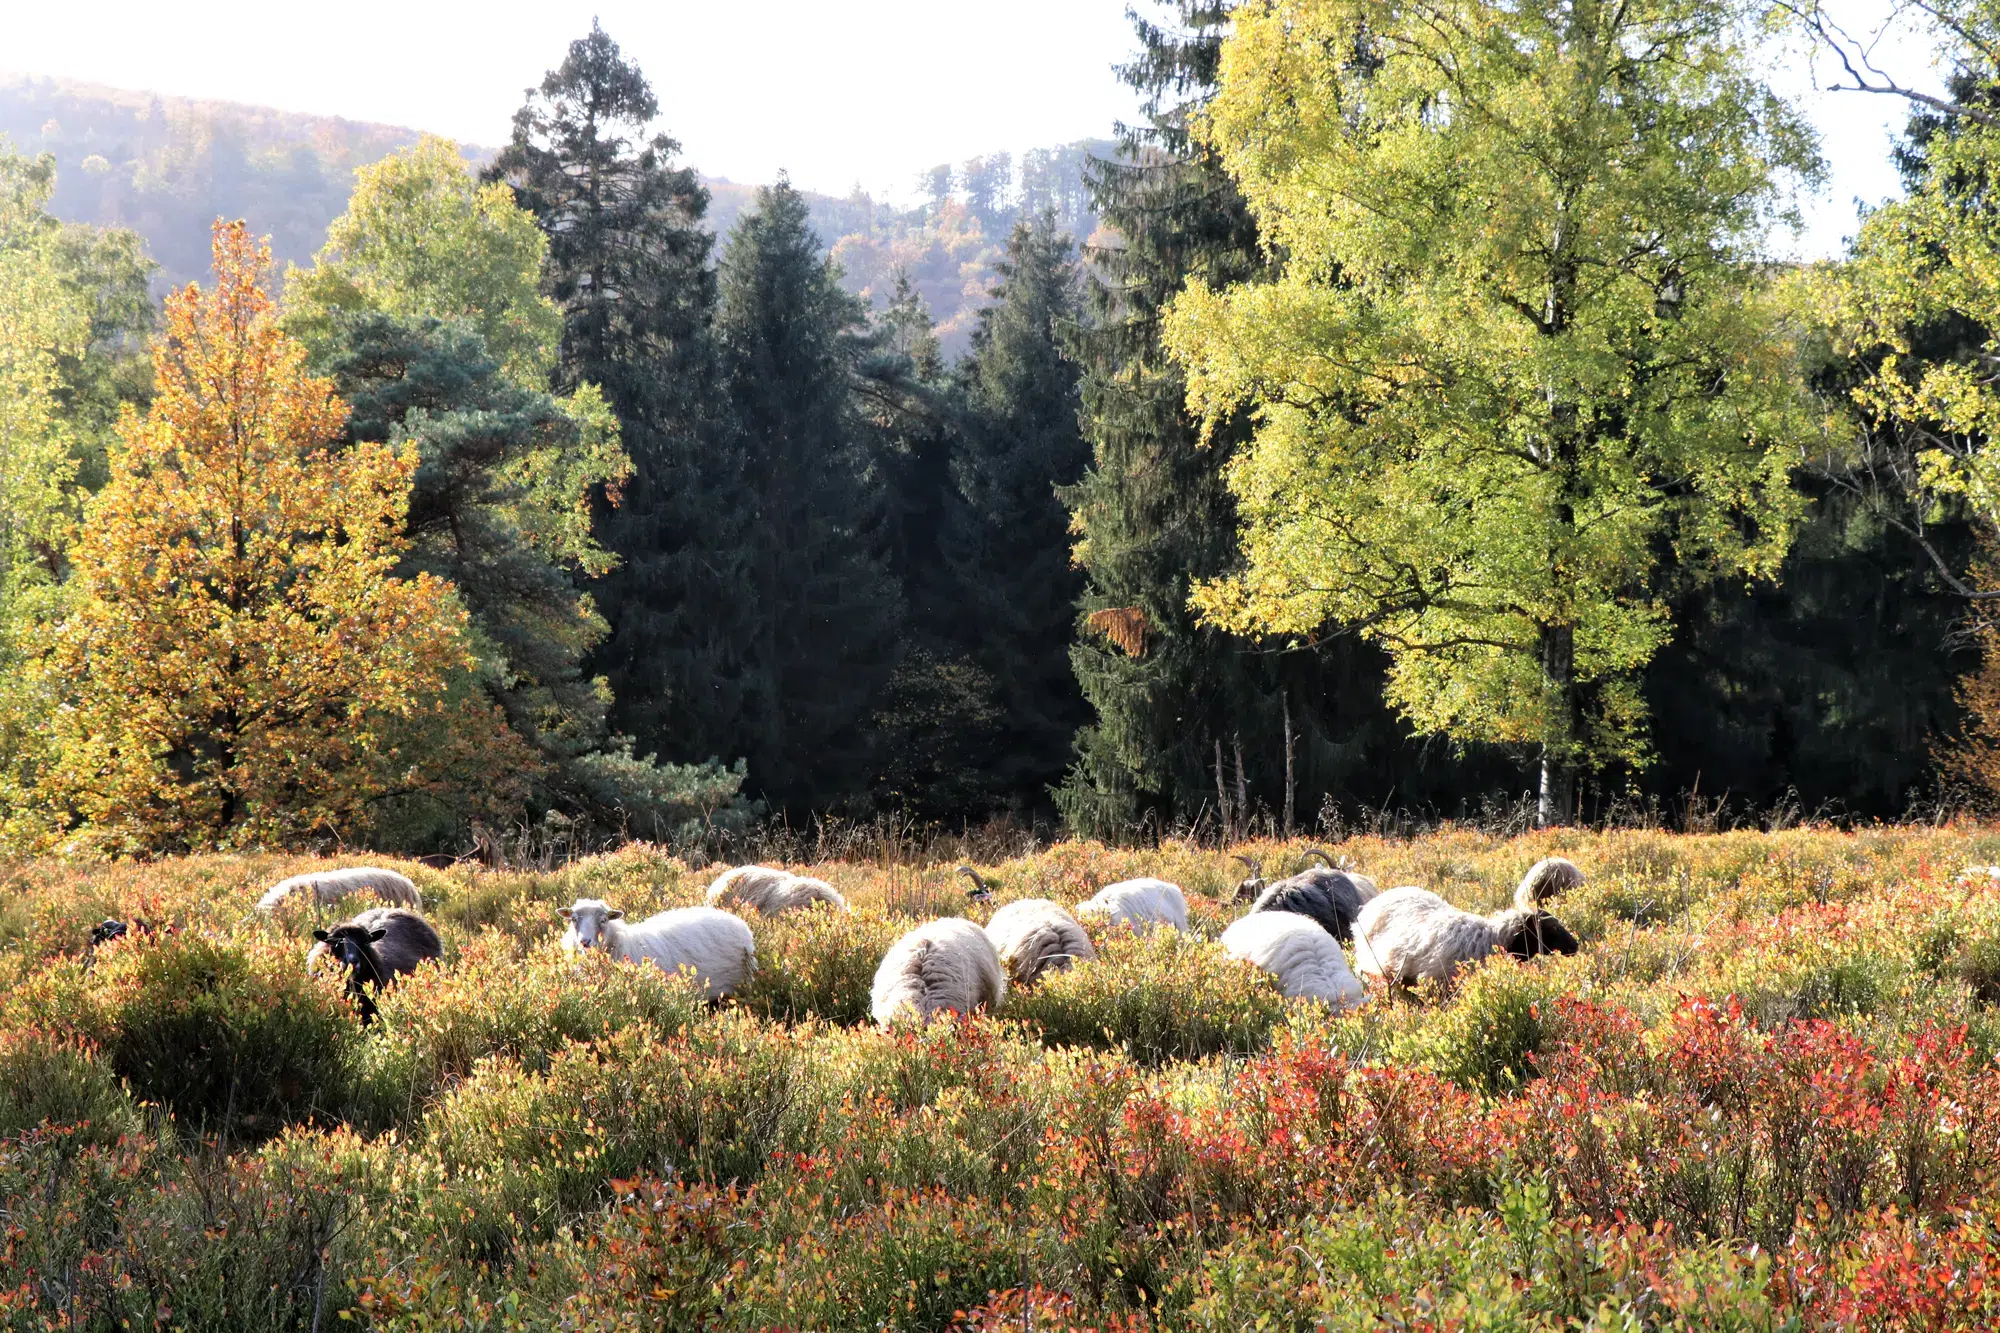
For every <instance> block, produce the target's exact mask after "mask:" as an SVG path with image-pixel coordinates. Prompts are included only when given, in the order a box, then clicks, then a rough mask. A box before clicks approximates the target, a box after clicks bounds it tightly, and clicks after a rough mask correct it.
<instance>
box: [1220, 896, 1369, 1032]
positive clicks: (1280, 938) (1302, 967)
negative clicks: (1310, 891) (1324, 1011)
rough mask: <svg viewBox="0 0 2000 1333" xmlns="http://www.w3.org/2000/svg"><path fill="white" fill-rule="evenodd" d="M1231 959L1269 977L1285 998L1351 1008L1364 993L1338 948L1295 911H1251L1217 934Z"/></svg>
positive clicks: (1358, 1004) (1331, 939)
mask: <svg viewBox="0 0 2000 1333" xmlns="http://www.w3.org/2000/svg"><path fill="white" fill-rule="evenodd" d="M1222 947H1223V949H1225V950H1226V951H1227V952H1228V954H1229V956H1230V957H1232V958H1240V959H1242V960H1243V961H1244V962H1246V963H1250V964H1252V965H1253V966H1255V967H1257V968H1259V969H1261V970H1262V971H1265V972H1268V973H1270V974H1271V975H1272V976H1273V977H1276V978H1277V981H1278V985H1279V986H1280V987H1282V988H1283V990H1284V992H1285V994H1286V996H1287V997H1290V998H1301V997H1303V998H1307V999H1314V1000H1318V1001H1320V1002H1322V1003H1324V1004H1327V1005H1330V1006H1332V1007H1333V1008H1335V1009H1354V1008H1358V1007H1360V1006H1361V1005H1362V1004H1363V1003H1365V1002H1366V1001H1367V998H1368V992H1367V990H1366V989H1365V988H1364V987H1363V986H1362V984H1361V982H1360V981H1359V980H1357V979H1356V978H1355V975H1354V973H1353V972H1352V971H1351V970H1349V968H1348V966H1347V957H1346V955H1344V954H1342V953H1341V951H1340V945H1338V944H1337V943H1335V942H1334V939H1333V937H1332V936H1331V935H1329V934H1328V933H1327V932H1326V931H1325V930H1323V929H1321V928H1320V927H1319V926H1318V925H1317V924H1315V923H1314V922H1313V921H1312V920H1311V919H1309V918H1307V917H1305V916H1302V915H1299V914H1298V913H1295V912H1252V913H1250V914H1249V915H1248V916H1245V917H1241V918H1239V919H1237V920H1236V921H1235V922H1233V923H1232V924H1231V925H1230V927H1229V929H1227V930H1225V931H1223V932H1222Z"/></svg>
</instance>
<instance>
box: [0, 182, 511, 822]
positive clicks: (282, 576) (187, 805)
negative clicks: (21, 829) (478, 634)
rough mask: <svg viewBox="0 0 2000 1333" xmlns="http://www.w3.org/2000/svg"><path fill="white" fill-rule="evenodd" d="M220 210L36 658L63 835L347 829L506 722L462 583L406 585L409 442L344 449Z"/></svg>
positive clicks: (498, 733)
mask: <svg viewBox="0 0 2000 1333" xmlns="http://www.w3.org/2000/svg"><path fill="white" fill-rule="evenodd" d="M269 262H270V259H269V251H268V249H266V248H265V247H263V246H260V245H259V244H258V243H257V242H256V240H255V239H254V238H253V237H252V236H251V235H250V234H249V232H248V231H247V230H246V228H245V227H244V225H243V224H242V223H240V222H237V223H222V222H218V223H217V224H216V227H215V278H216V283H215V287H214V289H213V290H212V291H203V290H201V289H200V288H198V287H196V286H193V285H190V286H189V287H188V288H187V289H186V290H184V291H181V292H179V293H176V294H175V295H173V296H171V297H170V298H169V299H168V302H167V321H166V332H165V335H164V337H163V338H162V339H161V340H160V342H159V344H158V346H157V348H156V350H155V353H154V374H155V378H156V382H157V397H156V398H155V400H154V402H153V405H152V407H151V410H150V411H149V412H148V413H147V415H146V416H145V417H144V418H140V417H139V416H137V415H136V414H134V413H131V412H130V411H129V410H128V412H127V415H126V417H125V420H124V421H123V423H122V424H121V428H120V436H121V441H122V443H121V444H120V446H119V447H117V448H116V449H114V451H113V456H112V459H111V477H110V482H109V484H108V485H106V486H105V488H104V489H103V490H102V491H101V492H100V493H99V494H98V495H97V496H96V497H95V499H94V500H93V502H92V503H91V504H90V506H89V509H88V511H87V513H86V516H85V518H84V521H83V524H82V528H81V531H80V533H79V534H78V538H77V541H76V543H75V546H74V548H73V550H72V559H73V561H74V575H73V583H72V587H71V589H70V591H71V593H72V594H73V596H72V598H71V601H70V608H69V611H68V614H67V615H66V617H65V618H64V620H63V621H62V622H61V623H60V625H59V626H58V627H57V629H56V631H55V633H54V636H53V640H52V642H51V643H49V644H48V645H47V649H46V651H45V652H44V653H43V654H42V656H41V658H40V659H39V661H38V663H37V668H38V670H39V672H40V673H41V674H42V676H43V679H44V681H45V683H46V684H47V686H48V687H49V689H50V692H51V694H53V695H57V696H59V697H60V698H61V699H62V706H61V707H60V708H58V709H57V710H56V711H55V713H54V715H53V716H52V717H51V718H50V719H49V732H50V734H49V736H48V738H47V739H48V741H49V743H50V754H51V756H52V757H51V759H50V763H49V767H48V768H47V769H46V770H45V771H44V772H43V774H42V775H41V780H40V783H39V789H40V793H41V796H42V799H43V807H44V812H45V815H46V821H45V823H44V824H43V826H42V834H43V837H44V839H45V840H50V841H55V840H65V841H67V842H68V843H69V844H71V845H76V844H78V843H84V844H88V845H92V846H95V847H98V848H101V849H103V850H106V851H112V852H149V851H177V850H185V849H194V848H205V847H234V846H249V845H258V844H265V843H284V842H296V841H299V840H301V839H304V838H308V837H313V836H327V835H352V834H353V833H354V832H356V831H357V830H359V829H361V828H363V827H364V826H365V823H366V820H367V814H368V810H369V808H370V806H371V804H372V803H374V802H376V801H379V800H381V799H383V798H384V797H386V796H390V795H395V794H399V793H403V792H409V791H414V790H421V789H423V788H424V787H425V786H426V785H428V784H431V783H434V782H436V781H438V780H439V776H440V774H441V773H442V772H443V771H444V770H445V769H448V768H449V767H450V764H451V762H452V759H453V755H454V753H456V754H458V755H460V756H462V755H464V754H468V753H473V752H477V751H479V750H481V749H482V748H483V747H488V746H495V745H498V746H501V747H502V749H501V750H499V751H498V752H489V754H488V758H489V761H497V762H496V767H504V765H505V763H506V761H507V758H508V751H507V749H506V748H505V746H506V742H505V739H504V731H503V729H502V728H500V727H499V726H497V725H496V723H495V721H494V718H493V716H492V713H491V710H490V708H489V707H487V706H486V705H483V704H481V703H478V702H477V701H476V700H475V699H474V698H473V697H472V696H471V695H470V694H469V692H467V691H464V690H462V689H455V688H454V680H455V678H457V677H459V676H461V675H462V674H463V673H464V672H465V671H466V670H467V668H468V667H469V666H470V654H469V652H468V650H467V647H466V644H465V639H464V629H465V614H464V612H463V610H462V609H461V608H460V607H459V606H458V604H457V602H456V599H455V598H454V596H453V593H452V588H451V586H450V584H448V583H446V582H444V581H442V580H440V579H437V578H435V577H432V576H430V575H418V576H417V577H415V578H411V579H398V578H396V577H394V576H393V571H394V569H395V567H396V565H397V562H398V560H399V559H400V558H401V556H402V554H403V550H404V547H405V544H406V540H407V539H406V538H405V536H404V518H405V512H406V510H407V508H408V504H409V495H410V482H411V474H412V472H413V470H414V468H415V466H416V451H415V449H414V448H413V447H411V446H409V445H407V444H405V445H401V446H390V445H384V444H365V443H364V444H355V445H350V446H346V447H337V442H338V440H339V438H340V434H341V427H342V425H343V423H344V421H345V419H346V414H347V409H346V407H345V406H344V405H343V404H342V403H341V401H340V400H339V399H338V398H337V397H336V396H335V395H334V392H333V386H332V384H331V383H330V382H329V381H327V380H323V379H318V378H315V377H313V376H311V375H309V374H308V373H307V372H306V369H305V365H304V361H305V351H304V349H303V348H302V347H301V346H300V345H299V344H298V343H297V342H296V341H294V340H293V339H291V338H289V337H287V336H286V335H285V334H284V333H283V332H282V331H281V330H280V329H279V328H278V326H277V323H276V321H275V318H274V310H273V303H272V301H271V298H270V297H269V295H268V294H267V293H266V291H265V290H264V287H263V280H264V278H265V275H266V272H267V270H268V268H269Z"/></svg>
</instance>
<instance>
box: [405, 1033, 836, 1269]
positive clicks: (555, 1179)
mask: <svg viewBox="0 0 2000 1333" xmlns="http://www.w3.org/2000/svg"><path fill="white" fill-rule="evenodd" d="M803 1086H804V1080H803V1079H802V1078H801V1075H800V1066H799V1059H798V1053H797V1044H796V1042H795V1041H794V1040H793V1039H792V1038H790V1037H789V1036H788V1035H786V1034H785V1033H783V1032H781V1031H772V1030H770V1029H766V1028H761V1027H759V1025H758V1024H757V1023H756V1022H755V1021H754V1020H752V1019H750V1018H749V1017H748V1016H747V1015H743V1014H740V1013H721V1014H718V1015H716V1016H714V1017H713V1018H712V1019H710V1020H708V1021H706V1022H704V1023H701V1024H698V1025H696V1026H694V1027H691V1028H689V1029H688V1030H687V1031H685V1032H682V1033H680V1034H679V1035H677V1036H674V1037H671V1038H665V1039H663V1038H660V1037H656V1036H654V1035H653V1034H652V1033H651V1032H647V1031H643V1030H631V1031H625V1032H619V1033H616V1034H614V1035H613V1036H612V1037H611V1038H609V1039H608V1040H606V1041H604V1042H602V1043H600V1044H597V1045H594V1046H582V1045H572V1046H568V1047H565V1048H563V1049H562V1050H560V1051H558V1052H557V1053H556V1055H555V1057H554V1058H553V1059H552V1060H551V1061H550V1062H549V1068H548V1070H547V1071H546V1072H545V1073H539V1074H536V1073H529V1072H528V1071H526V1070H524V1069H522V1068H521V1067H520V1066H519V1065H516V1064H512V1063H503V1062H498V1061H495V1062H491V1063H488V1064H484V1065H481V1066H480V1068H479V1070H478V1072H477V1073H476V1074H475V1075H474V1076H473V1077H472V1078H471V1079H470V1080H468V1081H467V1082H465V1083H464V1084H462V1085H460V1086H459V1087H458V1088H457V1089H456V1090H454V1091H453V1092H451V1093H449V1094H448V1095H446V1096H445V1097H444V1098H443V1099H442V1100H441V1101H439V1103H438V1104H437V1106H436V1107H435V1108H434V1109H433V1110H432V1112H431V1114H430V1116H429V1118H428V1120H427V1121H426V1126H425V1129H426V1146H427V1147H428V1148H429V1150H430V1151H431V1152H432V1153H433V1154H435V1156H436V1158H437V1160H438V1162H439V1164H440V1166H441V1167H442V1169H443V1170H444V1171H445V1172H446V1174H447V1175H448V1176H449V1177H450V1179H451V1181H452V1188H453V1190H454V1191H457V1192H459V1193H460V1194H461V1195H462V1196H463V1197H464V1198H465V1199H466V1201H467V1210H468V1214H476V1215H478V1216H480V1217H483V1218H484V1219H486V1221H487V1224H488V1226H489V1228H490V1227H499V1228H500V1229H501V1230H503V1231H504V1230H511V1229H513V1228H514V1227H515V1226H523V1227H526V1228H528V1230H529V1231H530V1232H531V1233H535V1234H546V1231H547V1230H548V1229H550V1228H552V1227H554V1226H556V1225H558V1224H560V1223H562V1222H564V1221H567V1220H569V1219H571V1218H574V1217H575V1216H576V1215H578V1214H579V1213H580V1212H582V1211H583V1210H584V1209H586V1208H589V1207H592V1206H594V1205H596V1204H598V1203H600V1202H602V1201H603V1199H604V1198H605V1197H606V1196H607V1195H608V1194H609V1192H610V1189H611V1182H612V1181H613V1180H616V1179H625V1178H630V1177H641V1176H650V1177H656V1178H664V1179H675V1180H700V1181H708V1182H710V1183H714V1184H727V1183H729V1182H732V1181H745V1182H747V1181H752V1180H755V1179H756V1178H757V1177H758V1176H759V1175H760V1174H761V1173H762V1171H763V1168H764V1164H765V1160H766V1159H767V1158H768V1157H769V1155H770V1153H771V1151H772V1150H773V1149H775V1148H776V1147H778V1146H779V1145H780V1144H781V1142H783V1141H784V1138H785V1131H786V1128H787V1122H788V1121H789V1120H790V1119H791V1118H792V1117H793V1116H794V1114H795V1113H796V1112H797V1110H798V1109H799V1108H797V1107H796V1106H795V1099H796V1094H797V1093H798V1092H799V1091H800V1090H801V1089H802V1087H803ZM494 1238H496V1236H495V1234H494V1233H493V1232H492V1231H490V1230H489V1232H488V1234H487V1236H486V1237H484V1238H475V1239H479V1240H480V1241H481V1243H484V1242H485V1240H489V1239H494Z"/></svg>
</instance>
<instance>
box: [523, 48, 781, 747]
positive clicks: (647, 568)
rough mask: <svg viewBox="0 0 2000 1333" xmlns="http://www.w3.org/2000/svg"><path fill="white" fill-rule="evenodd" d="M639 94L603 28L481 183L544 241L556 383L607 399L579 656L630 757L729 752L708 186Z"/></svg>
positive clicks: (730, 471)
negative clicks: (659, 130)
mask: <svg viewBox="0 0 2000 1333" xmlns="http://www.w3.org/2000/svg"><path fill="white" fill-rule="evenodd" d="M658 112H659V105H658V103H657V101H656V100H655V98H654V96H653V91H652V88H651V87H650V86H649V85H648V83H647V81H646V78H645V76H644V75H643V74H642V73H641V72H640V70H639V69H638V67H637V66H636V65H634V64H632V63H631V62H630V61H627V60H625V59H624V58H623V57H622V56H621V55H620V53H619V50H618V46H617V44H616V43H615V42H613V41H612V40H611V39H610V38H609V37H608V36H606V35H605V33H604V32H603V30H602V29H600V28H598V27H597V26H596V25H595V24H593V25H592V27H591V31H590V35H589V36H587V37H584V38H582V39H580V40H578V41H575V42H572V43H571V44H570V49H569V54H568V56H567V58H566V59H565V60H564V61H563V63H562V65H561V66H560V67H559V68H557V69H555V70H553V71H551V72H550V73H549V75H548V77H547V78H545V79H544V80H543V81H542V84H541V86H540V88H539V89H538V90H536V91H534V92H532V93H531V94H530V96H529V99H528V102H527V104H526V105H524V106H523V107H522V108H521V110H520V111H519V112H518V113H516V115H515V117H514V137H513V141H512V142H511V143H510V144H509V145H508V146H507V147H506V148H505V149H503V150H502V151H501V153H500V155H499V157H498V158H497V159H496V160H495V162H494V164H493V166H492V168H491V169H490V173H489V174H490V175H491V176H492V177H493V178H495V179H499V180H504V181H506V182H507V183H508V184H509V185H511V186H512V187H513V189H514V195H515V198H516V199H517V200H518V201H519V202H520V204H521V205H522V206H523V207H524V208H526V209H527V210H528V211H529V212H530V213H532V214H533V215H534V216H535V218H536V220H537V222H539V223H540V225H541V227H542V230H543V232H544V233H545V234H546V235H547V237H548V243H549V252H548V263H547V269H546V277H545V282H544V290H545V291H546V293H547V294H548V296H549V297H550V298H552V299H553V300H554V301H555V303H556V305H557V307H558V308H559V309H560V310H561V312H562V316H563V332H562V343H561V349H560V354H559V356H558V358H557V364H556V369H555V373H554V384H553V387H554V389H555V390H556V391H557V392H558V393H561V394H567V393H570V392H573V391H574V390H575V389H576V388H578V387H579V386H581V385H583V384H595V385H597V386H598V387H599V388H601V389H602V391H603V393H604V395H605V399H606V401H607V402H609V404H610V406H611V409H612V411H613V413H614V414H615V415H616V416H617V419H618V423H619V428H620V434H621V438H622V440H623V443H624V446H625V450H626V453H627V454H628V455H629V456H630V458H631V460H632V469H633V474H632V477H631V479H630V481H629V482H628V484H627V485H626V486H625V488H624V492H623V494H622V496H620V497H617V503H616V504H615V505H613V504H611V503H609V502H608V499H607V501H606V502H605V503H603V504H601V505H600V508H599V518H600V528H599V531H600V534H601V538H602V540H603V542H604V544H605V545H606V546H607V547H608V548H609V549H610V550H611V551H612V552H613V553H614V554H615V555H617V556H618V558H619V561H620V563H619V566H618V567H617V568H616V569H615V570H613V571H612V572H611V573H610V574H609V575H607V576H606V577H605V578H603V579H602V580H600V581H599V582H598V584H597V585H596V589H595V590H596V593H597V597H598V601H599V604H600V606H601V608H602V611H603V614H604V616H605V618H606V620H607V621H608V622H609V624H610V627H611V632H610V636H609V638H608V640H607V641H606V642H605V644H604V645H603V646H602V647H601V648H599V650H598V651H597V652H596V654H595V655H594V657H593V659H592V666H593V667H594V669H596V670H598V671H601V672H602V673H603V674H604V675H605V676H606V678H607V679H608V681H609V684H610V687H611V690H612V693H613V696H614V699H615V705H614V710H613V715H612V721H613V725H614V726H616V727H617V728H618V729H619V730H620V731H623V732H625V733H627V734H629V735H631V736H633V737H634V738H635V739H636V741H637V743H638V746H639V748H640V749H641V750H643V751H651V752H657V753H658V754H659V755H661V756H662V757H667V758H685V759H695V760H699V759H703V758H706V757H709V756H711V755H715V754H719V753H736V752H734V751H730V750H728V749H727V744H728V743H732V742H733V738H734V737H736V736H739V735H740V734H741V729H740V728H739V727H738V726H737V725H736V722H737V719H738V718H739V717H740V716H741V713H742V708H743V683H742V682H743V679H744V675H745V668H746V659H745V657H744V654H745V652H746V651H747V647H748V641H749V636H750V632H751V625H750V619H749V617H750V611H751V603H750V599H749V597H748V586H749V585H748V584H747V582H746V581H745V580H746V578H747V574H748V571H747V566H746V564H745V559H746V555H747V549H746V543H747V541H748V534H747V532H746V530H745V528H744V524H743V518H742V516H743V515H744V513H745V505H744V493H743V491H742V486H743V476H742V471H741V460H740V456H739V455H738V453H737V451H736V449H735V447H734V444H733V441H732V438H731V436H730V433H729V432H728V430H727V429H726V424H724V423H721V422H720V421H719V418H721V417H723V416H724V415H726V414H724V413H722V412H719V411H717V410H716V409H717V407H718V405H719V399H718V397H717V395H718V385H717V383H716V379H715V363H714V349H713V345H712V342H711V338H710V327H709V326H710V321H711V320H712V318H713V313H714V303H715V277H714V273H713V272H712V270H711V269H710V268H709V265H708V256H709V248H710V245H711V238H710V236H709V234H708V232H707V231H706V229H704V227H703V226H702V215H703V213H704V212H705V211H706V209H707V206H708V192H707V191H706V190H705V189H703V188H702V186H701V184H700V182H699V181H698V180H697V178H696V176H695V173H694V171H693V170H692V169H691V168H688V167H684V166H681V167H677V166H674V165H672V159H673V157H674V155H675V154H676V153H677V152H678V151H679V145H678V144H676V143H675V142H674V141H673V140H672V139H670V138H668V137H667V136H666V135H664V134H652V133H649V131H648V127H649V125H650V124H651V122H652V120H653V119H654V117H655V116H656V115H657V114H658Z"/></svg>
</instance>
